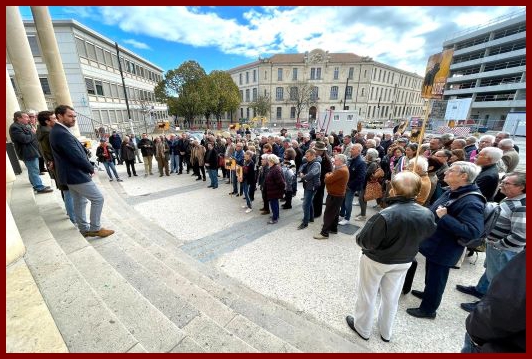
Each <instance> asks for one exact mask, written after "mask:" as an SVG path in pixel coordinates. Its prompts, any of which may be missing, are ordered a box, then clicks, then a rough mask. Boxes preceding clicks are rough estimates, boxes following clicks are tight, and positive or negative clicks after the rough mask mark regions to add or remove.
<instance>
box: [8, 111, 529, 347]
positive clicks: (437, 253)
mask: <svg viewBox="0 0 532 359" xmlns="http://www.w3.org/2000/svg"><path fill="white" fill-rule="evenodd" d="M26 117H27V114H25V113H23V112H17V113H15V123H14V124H13V125H12V129H11V128H10V133H11V137H12V139H13V141H14V142H15V146H16V148H18V151H17V153H19V157H20V158H21V159H24V161H25V162H27V167H28V170H29V172H31V173H30V181H31V182H32V185H33V186H34V188H35V190H36V191H37V192H38V193H42V192H47V191H50V190H51V189H49V188H45V187H44V186H42V183H41V184H40V183H39V181H37V180H36V178H37V179H38V176H39V175H38V173H37V172H38V165H37V162H36V161H37V158H38V157H39V153H41V157H44V158H45V164H46V166H47V167H48V171H50V172H51V173H50V174H51V175H52V176H53V178H54V179H55V180H56V184H57V187H58V188H59V189H60V190H62V191H63V193H66V195H65V196H64V198H65V205H66V209H67V212H68V213H69V216H70V218H71V220H72V221H73V222H75V223H76V224H77V226H78V228H79V230H80V232H81V233H82V234H83V235H84V236H106V235H110V234H112V232H113V231H111V230H106V229H103V228H101V226H100V224H99V222H100V221H99V216H100V214H101V206H102V205H103V196H102V195H101V193H100V192H99V190H98V189H97V187H96V186H95V185H94V183H93V182H92V180H91V176H92V175H93V174H94V169H95V167H99V164H100V163H101V164H103V166H104V167H105V170H106V171H107V174H108V176H109V180H110V181H113V180H115V179H116V181H119V182H120V181H122V179H121V178H120V177H119V175H118V173H117V171H116V167H115V165H122V164H123V163H124V162H125V165H126V168H127V174H128V176H129V177H131V176H137V169H136V168H135V163H136V162H138V163H143V164H144V177H149V176H150V175H153V174H154V173H153V169H152V163H153V157H155V160H156V161H157V167H158V172H159V176H160V177H163V176H170V175H171V174H176V175H178V176H179V175H183V174H185V173H186V174H190V173H191V174H192V176H195V177H196V180H197V181H205V182H206V181H207V176H208V177H209V183H208V184H207V183H206V188H209V189H218V188H219V183H220V182H225V183H226V184H229V185H230V187H229V188H230V192H229V195H231V196H235V197H240V196H242V197H243V198H244V199H245V203H244V204H242V205H241V206H242V209H243V210H244V212H245V213H251V212H252V211H253V209H254V207H255V206H256V203H260V202H261V200H262V203H261V204H260V206H261V208H260V209H259V211H260V213H261V214H263V215H270V218H269V220H268V221H267V223H268V224H271V225H274V224H276V223H278V221H279V218H280V212H281V211H280V209H281V208H282V209H283V210H290V209H291V208H293V206H292V204H293V202H292V199H293V197H295V196H296V194H297V193H298V187H299V186H298V184H299V183H301V187H299V188H302V192H303V193H302V196H301V198H302V209H303V216H302V218H301V223H299V225H298V226H297V227H295V226H294V229H295V228H297V230H305V229H306V228H307V227H308V226H309V223H310V222H314V221H315V220H316V219H317V218H319V217H321V216H322V214H323V225H322V226H321V230H320V232H319V233H316V234H315V235H314V238H315V239H318V240H325V239H327V238H329V236H330V235H331V234H337V233H338V226H346V225H349V224H350V223H351V221H352V220H353V221H354V222H359V223H360V224H361V225H363V228H362V230H361V231H360V232H359V234H358V235H357V236H356V240H357V243H358V244H359V245H360V247H361V248H362V257H361V259H360V273H359V291H360V293H359V295H358V299H357V302H356V306H355V314H354V315H353V316H347V318H346V320H347V324H348V326H349V327H350V328H351V329H352V330H354V331H355V332H356V333H357V334H358V335H359V336H360V337H361V338H363V339H364V340H368V339H369V336H370V333H371V326H372V324H373V312H374V310H373V307H374V306H375V304H376V303H375V302H376V298H377V292H379V291H380V309H379V316H378V321H379V329H380V333H381V339H382V340H384V341H385V342H388V341H389V340H390V339H391V336H392V327H393V319H394V317H395V313H396V311H397V306H398V300H399V295H400V292H401V288H402V285H403V282H404V280H405V276H406V273H407V271H408V270H409V268H410V266H411V263H412V261H413V260H414V257H415V256H416V254H417V253H418V251H419V252H420V253H421V254H422V255H423V256H425V258H426V269H425V281H424V283H425V287H424V290H423V291H420V290H413V291H412V294H413V295H414V296H416V297H419V298H420V299H421V303H420V305H419V307H418V308H409V309H408V310H407V313H408V314H410V315H412V316H414V317H416V318H430V319H434V318H435V317H436V311H437V309H438V307H439V305H440V303H441V301H442V297H443V293H444V290H445V287H446V283H447V278H448V275H449V271H450V269H451V268H457V267H460V263H461V261H462V260H463V258H464V257H465V255H466V254H467V252H468V251H467V250H466V248H464V246H462V245H461V244H459V243H458V239H460V238H475V237H476V236H479V235H480V234H481V232H482V231H483V229H484V222H483V221H484V208H485V203H486V202H487V201H496V202H500V204H499V205H498V208H499V212H500V215H499V217H498V219H497V224H496V226H495V228H494V229H493V231H492V232H491V233H490V234H489V235H488V236H487V250H486V263H485V267H486V273H485V274H484V275H483V276H482V277H481V278H480V280H479V283H478V284H477V285H476V286H458V287H457V290H459V291H461V292H464V293H467V294H472V295H474V296H476V297H477V298H482V297H489V296H490V294H489V293H490V290H491V289H492V287H493V291H496V290H500V289H496V288H500V287H502V286H498V287H496V288H495V287H494V286H492V285H491V284H492V283H496V282H497V275H498V274H499V272H502V271H503V269H504V267H505V266H506V264H508V263H509V262H510V261H511V260H512V258H513V257H515V256H517V254H518V253H520V252H522V251H524V248H525V246H526V240H525V238H526V236H525V223H526V217H525V210H524V209H525V208H526V206H525V201H524V199H525V198H526V194H525V192H526V191H525V188H526V181H525V174H524V172H515V168H516V167H517V165H518V162H519V155H518V150H519V148H518V147H517V146H516V145H515V144H514V142H513V140H512V139H510V138H509V137H510V136H509V134H508V133H504V132H500V133H498V134H497V135H496V136H492V135H483V136H481V137H480V138H479V139H477V137H475V136H469V137H465V138H459V137H456V138H455V136H454V135H453V134H451V133H446V134H442V135H427V136H425V138H423V139H422V140H421V141H418V136H419V134H420V133H419V131H413V132H412V133H407V132H402V133H400V132H397V133H395V134H376V133H374V132H371V131H369V132H362V131H357V130H353V131H352V133H350V134H345V135H344V134H343V133H342V131H339V133H334V132H331V133H330V134H327V133H322V132H315V131H311V132H310V133H307V134H304V133H303V132H298V133H297V135H295V136H293V137H292V136H290V135H289V134H288V132H287V131H286V130H285V129H283V130H282V131H281V133H280V134H279V135H270V136H260V137H256V138H252V135H251V133H249V132H248V133H237V134H233V135H231V134H229V135H228V136H227V134H226V136H223V135H222V134H215V133H212V132H209V131H205V134H204V136H203V138H201V139H196V138H194V137H190V136H189V134H187V133H186V132H184V133H182V134H179V135H176V134H169V135H167V136H165V135H160V136H155V137H151V138H150V137H149V136H148V134H146V133H143V134H142V135H141V138H137V137H136V136H135V135H133V134H131V135H126V136H124V138H123V139H122V138H121V137H120V135H119V134H118V133H116V132H113V133H112V135H111V136H109V138H108V139H107V138H105V137H102V138H101V139H100V145H99V146H98V148H97V150H96V157H97V161H98V163H97V164H96V166H94V165H92V164H91V163H90V161H89V159H88V157H87V153H86V151H85V149H84V148H83V146H81V145H80V143H79V141H77V140H76V139H75V137H74V136H72V134H70V132H69V131H68V128H69V127H72V126H73V125H74V122H75V112H74V110H73V109H72V108H71V107H69V106H59V107H58V108H57V109H56V110H55V113H54V112H49V111H42V112H41V113H39V114H38V118H39V124H40V126H39V128H37V129H36V130H35V131H33V130H32V129H31V128H30V127H29V126H28V125H27V119H26ZM56 119H57V122H55V121H56ZM58 125H59V126H58ZM37 132H39V134H40V135H39V140H38V141H39V143H40V144H41V145H40V148H41V149H40V150H39V149H37V148H33V147H36V145H35V143H36V142H35V141H36V140H37V137H36V135H35V133H37ZM414 132H415V133H414ZM22 136H26V137H28V138H30V137H31V136H34V137H35V141H33V140H31V141H30V142H29V143H30V144H31V146H32V147H31V151H30V150H24V151H22V150H21V148H22V149H24V148H26V147H23V146H22V145H17V141H19V142H22V138H23V137H22ZM26 137H24V141H26V139H25V138H26ZM31 138H33V137H31ZM25 143H28V142H25ZM39 151H40V152H39ZM139 151H140V154H141V155H139ZM141 157H142V160H141ZM30 169H31V171H30ZM325 190H326V192H327V195H326V198H325V208H323V207H324V205H323V201H324V197H325ZM258 191H260V197H258V196H256V193H257V192H258ZM472 193H475V194H476V195H470V194H472ZM355 197H358V199H357V203H354V199H355ZM259 198H260V199H259ZM87 201H90V202H91V216H90V217H91V218H90V222H88V221H87V220H86V215H85V206H86V204H87ZM371 201H375V202H374V204H373V207H374V208H376V209H377V214H375V215H374V216H372V217H371V218H367V206H368V202H371ZM280 202H284V204H283V205H282V206H280ZM354 207H355V208H357V209H358V212H359V213H357V214H356V215H354V216H352V210H353V208H354ZM497 294H498V293H492V294H491V296H493V295H495V296H496V295H497ZM490 305H492V304H490V303H483V302H482V300H481V301H480V302H478V303H463V305H462V308H464V309H466V310H468V311H471V312H472V317H470V318H468V327H467V334H466V338H465V344H464V350H465V351H475V350H481V349H482V347H483V345H484V344H485V343H489V344H490V345H491V344H493V342H494V341H497V343H496V344H497V345H499V346H504V344H506V343H507V342H506V341H505V339H504V338H502V337H501V338H502V339H501V338H499V337H496V338H492V337H487V338H484V337H482V335H483V332H482V331H479V332H476V331H475V329H474V328H478V327H479V324H476V325H475V324H474V323H475V322H474V321H475V320H480V321H482V320H484V321H486V322H487V321H488V320H489V319H488V318H485V316H486V315H489V314H490V313H491V312H490V310H491V309H490V308H489V306H490ZM499 309H500V308H499ZM521 309H522V310H524V308H521V307H519V308H517V307H514V306H512V307H511V308H509V307H508V308H506V312H504V310H503V313H505V314H504V315H508V316H510V317H511V316H512V315H515V316H516V317H517V316H518V315H517V314H516V313H514V312H512V311H515V310H521ZM501 315H502V314H501ZM523 315H524V312H523ZM483 316H484V317H483ZM491 319H493V320H500V318H499V317H497V318H491ZM486 322H484V323H486ZM493 325H495V326H497V328H498V329H500V328H499V327H498V326H499V325H500V326H504V325H503V324H501V323H499V322H497V323H495V324H493ZM513 328H514V329H515V328H517V329H522V328H521V327H519V326H517V325H514V326H513ZM517 329H515V330H514V332H511V333H509V332H504V331H503V330H501V333H502V332H504V333H502V334H501V336H502V335H503V334H504V335H507V336H511V335H513V334H515V338H514V337H512V338H513V339H512V340H513V341H512V345H513V347H512V348H513V349H520V348H521V347H520V346H521V345H524V344H523V342H522V340H521V339H523V338H521V335H522V333H521V332H519V330H517ZM523 330H524V329H523ZM514 339H515V340H514ZM486 348H487V347H486Z"/></svg>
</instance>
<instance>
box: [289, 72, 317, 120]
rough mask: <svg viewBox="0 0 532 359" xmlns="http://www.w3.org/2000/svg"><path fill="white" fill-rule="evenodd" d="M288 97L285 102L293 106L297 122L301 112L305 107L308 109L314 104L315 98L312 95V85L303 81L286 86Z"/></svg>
mask: <svg viewBox="0 0 532 359" xmlns="http://www.w3.org/2000/svg"><path fill="white" fill-rule="evenodd" d="M287 92H288V99H287V100H286V101H285V103H286V104H287V105H289V106H292V107H295V109H296V118H297V120H296V121H297V122H296V123H298V124H299V119H300V116H301V113H302V112H303V111H304V110H305V109H310V107H311V106H313V105H315V104H316V101H317V98H316V96H314V86H313V85H312V84H310V83H308V82H305V81H298V82H296V83H295V84H292V85H290V86H289V87H287Z"/></svg>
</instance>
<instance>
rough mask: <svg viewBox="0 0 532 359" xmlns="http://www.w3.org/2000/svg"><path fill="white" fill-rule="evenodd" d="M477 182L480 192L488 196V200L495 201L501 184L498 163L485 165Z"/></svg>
mask: <svg viewBox="0 0 532 359" xmlns="http://www.w3.org/2000/svg"><path fill="white" fill-rule="evenodd" d="M475 183H476V184H477V186H478V188H480V192H481V193H482V194H483V195H484V197H486V200H488V201H493V197H494V196H495V192H497V187H498V186H499V171H498V169H497V164H496V163H494V164H492V165H488V166H483V167H482V170H481V171H480V173H479V174H478V176H477V178H476V180H475Z"/></svg>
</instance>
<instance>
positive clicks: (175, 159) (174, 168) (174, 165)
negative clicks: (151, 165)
mask: <svg viewBox="0 0 532 359" xmlns="http://www.w3.org/2000/svg"><path fill="white" fill-rule="evenodd" d="M178 171H179V155H170V172H176V173H177V172H178Z"/></svg>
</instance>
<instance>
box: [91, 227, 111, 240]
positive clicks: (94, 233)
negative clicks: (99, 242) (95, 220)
mask: <svg viewBox="0 0 532 359" xmlns="http://www.w3.org/2000/svg"><path fill="white" fill-rule="evenodd" d="M113 233H115V231H113V230H112V229H105V228H103V227H102V228H100V230H99V231H89V232H87V237H101V238H103V237H108V236H110V235H111V234H113Z"/></svg>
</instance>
